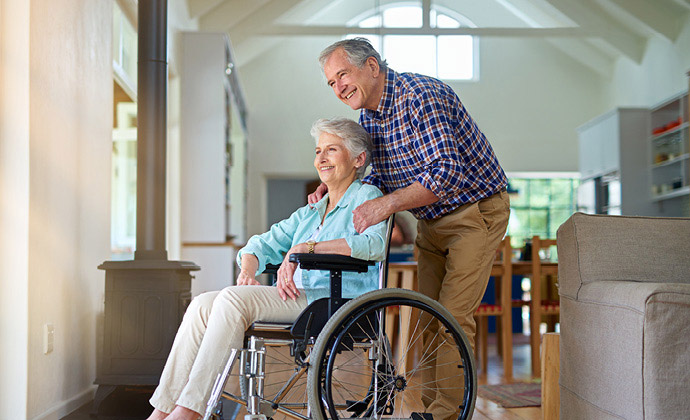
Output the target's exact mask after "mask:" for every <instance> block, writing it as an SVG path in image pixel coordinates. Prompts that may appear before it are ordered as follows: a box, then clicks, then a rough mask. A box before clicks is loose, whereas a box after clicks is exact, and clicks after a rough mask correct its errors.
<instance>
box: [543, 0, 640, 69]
mask: <svg viewBox="0 0 690 420" xmlns="http://www.w3.org/2000/svg"><path fill="white" fill-rule="evenodd" d="M546 1H548V2H549V4H551V5H552V6H553V7H555V8H556V9H558V10H559V11H560V12H561V13H563V14H565V15H566V16H568V18H570V19H572V20H573V21H574V22H575V23H577V24H578V25H579V26H580V27H582V28H583V29H586V30H588V31H591V32H594V33H597V34H598V35H597V36H601V37H602V38H603V40H604V41H606V42H607V43H609V44H611V45H612V46H613V47H614V48H616V49H617V50H618V51H620V52H621V53H622V54H623V55H625V56H627V57H628V58H630V59H631V60H633V61H634V62H636V63H641V62H642V57H643V55H644V50H645V46H646V39H645V38H643V37H641V36H639V35H636V34H634V33H633V32H631V31H630V30H628V29H627V28H625V27H624V26H623V25H621V24H620V23H618V22H617V21H615V20H613V19H611V18H610V17H609V16H608V15H607V13H606V12H605V11H604V10H603V9H602V8H601V7H598V6H597V5H595V4H593V3H592V2H591V1H589V0H578V1H572V0H546Z"/></svg>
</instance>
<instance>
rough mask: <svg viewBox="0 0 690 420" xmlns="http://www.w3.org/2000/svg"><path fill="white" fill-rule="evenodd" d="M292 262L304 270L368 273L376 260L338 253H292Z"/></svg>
mask: <svg viewBox="0 0 690 420" xmlns="http://www.w3.org/2000/svg"><path fill="white" fill-rule="evenodd" d="M290 262H294V263H299V266H300V268H301V269H302V270H326V271H328V270H339V271H352V272H356V273H366V272H367V271H369V266H372V265H374V264H376V261H365V260H360V259H358V258H352V257H348V256H346V255H338V254H290Z"/></svg>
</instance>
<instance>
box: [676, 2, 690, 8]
mask: <svg viewBox="0 0 690 420" xmlns="http://www.w3.org/2000/svg"><path fill="white" fill-rule="evenodd" d="M674 1H675V3H676V4H678V5H680V6H683V7H685V8H686V9H688V10H690V0H674Z"/></svg>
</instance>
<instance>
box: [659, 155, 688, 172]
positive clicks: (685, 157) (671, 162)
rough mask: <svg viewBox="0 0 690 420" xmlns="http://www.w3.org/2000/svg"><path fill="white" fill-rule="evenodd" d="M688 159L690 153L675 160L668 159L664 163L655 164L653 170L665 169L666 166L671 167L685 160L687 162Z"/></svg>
mask: <svg viewBox="0 0 690 420" xmlns="http://www.w3.org/2000/svg"><path fill="white" fill-rule="evenodd" d="M688 158H690V153H684V154H682V155H680V156H677V157H674V158H673V159H668V160H665V161H663V162H659V163H655V164H654V165H652V169H656V168H663V167H664V166H670V165H673V164H675V163H681V162H683V161H684V160H687V159H688Z"/></svg>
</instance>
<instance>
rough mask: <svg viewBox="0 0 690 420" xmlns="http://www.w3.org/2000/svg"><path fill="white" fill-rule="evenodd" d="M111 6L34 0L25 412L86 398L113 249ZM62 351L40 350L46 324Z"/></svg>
mask: <svg viewBox="0 0 690 420" xmlns="http://www.w3.org/2000/svg"><path fill="white" fill-rule="evenodd" d="M111 22H112V5H111V3H110V2H94V1H91V0H64V1H61V2H40V1H34V2H31V22H30V43H31V49H30V87H29V89H30V109H29V121H30V126H29V144H30V152H29V171H30V182H29V247H28V265H29V270H28V284H29V301H28V304H29V308H28V309H29V329H28V335H29V346H28V372H29V373H28V401H27V403H28V409H27V416H28V418H59V417H60V416H61V415H64V414H65V413H66V412H68V411H69V410H71V409H73V408H76V407H75V406H78V405H80V404H83V403H84V402H86V401H88V400H89V399H90V397H91V396H92V392H93V385H92V384H93V380H94V377H95V367H96V337H97V335H96V330H97V325H96V324H97V320H98V319H99V315H100V313H101V312H102V310H103V309H102V299H103V288H104V274H103V272H102V271H99V270H98V269H97V266H98V264H100V263H101V262H103V261H104V260H106V259H108V257H109V255H110V240H109V239H110V164H111V154H112V145H111V144H112V143H111V137H112V133H111V130H112V126H113V123H112V115H113V111H112V104H113V76H112V53H111V45H112V42H111V38H112V32H111V31H110V30H104V28H110V27H111ZM46 323H52V324H53V325H54V328H55V349H54V351H53V352H52V353H50V354H47V355H44V354H43V326H44V324H46Z"/></svg>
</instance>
